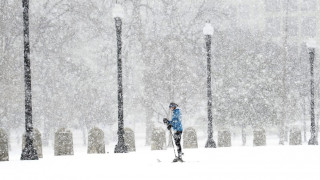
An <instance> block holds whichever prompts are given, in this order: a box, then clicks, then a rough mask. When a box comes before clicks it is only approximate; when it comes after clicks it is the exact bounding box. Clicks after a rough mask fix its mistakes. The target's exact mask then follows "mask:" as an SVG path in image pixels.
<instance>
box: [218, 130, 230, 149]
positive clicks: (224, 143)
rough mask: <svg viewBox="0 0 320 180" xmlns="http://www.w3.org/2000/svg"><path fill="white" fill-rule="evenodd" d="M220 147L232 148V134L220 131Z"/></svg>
mask: <svg viewBox="0 0 320 180" xmlns="http://www.w3.org/2000/svg"><path fill="white" fill-rule="evenodd" d="M218 147H231V132H230V131H228V130H222V131H218Z"/></svg>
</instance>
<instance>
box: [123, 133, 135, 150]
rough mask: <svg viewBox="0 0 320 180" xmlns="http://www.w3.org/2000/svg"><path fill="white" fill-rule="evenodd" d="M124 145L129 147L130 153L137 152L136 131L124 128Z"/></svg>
mask: <svg viewBox="0 0 320 180" xmlns="http://www.w3.org/2000/svg"><path fill="white" fill-rule="evenodd" d="M124 143H125V144H126V145H127V148H128V152H132V151H136V143H135V136H134V131H133V130H132V129H130V128H124Z"/></svg>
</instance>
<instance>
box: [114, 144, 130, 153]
mask: <svg viewBox="0 0 320 180" xmlns="http://www.w3.org/2000/svg"><path fill="white" fill-rule="evenodd" d="M127 152H128V147H127V146H126V145H124V144H123V143H118V144H117V145H116V147H115V149H114V153H127Z"/></svg>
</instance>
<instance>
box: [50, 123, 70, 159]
mask: <svg viewBox="0 0 320 180" xmlns="http://www.w3.org/2000/svg"><path fill="white" fill-rule="evenodd" d="M54 155H55V156H63V155H73V138H72V133H71V131H70V130H66V129H65V128H61V129H59V130H58V131H57V132H56V133H55V137H54Z"/></svg>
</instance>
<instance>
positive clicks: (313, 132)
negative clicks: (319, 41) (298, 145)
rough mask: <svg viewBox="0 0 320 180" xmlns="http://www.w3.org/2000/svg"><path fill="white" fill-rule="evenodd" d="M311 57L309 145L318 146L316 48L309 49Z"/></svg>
mask: <svg viewBox="0 0 320 180" xmlns="http://www.w3.org/2000/svg"><path fill="white" fill-rule="evenodd" d="M309 55H310V75H311V80H310V94H311V100H310V116H311V130H310V131H311V137H310V140H309V142H308V144H309V145H318V140H317V138H316V123H315V113H314V73H313V66H314V56H315V48H310V49H309Z"/></svg>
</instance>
